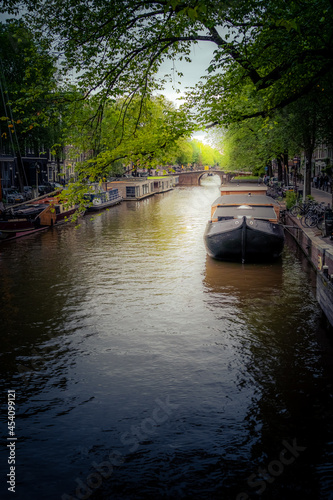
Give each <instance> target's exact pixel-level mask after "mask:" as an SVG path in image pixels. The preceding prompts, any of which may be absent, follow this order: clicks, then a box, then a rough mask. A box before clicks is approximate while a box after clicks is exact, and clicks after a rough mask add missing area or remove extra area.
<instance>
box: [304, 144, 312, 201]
mask: <svg viewBox="0 0 333 500" xmlns="http://www.w3.org/2000/svg"><path fill="white" fill-rule="evenodd" d="M311 163H312V151H306V152H305V174H304V177H305V193H304V194H305V196H310V195H311Z"/></svg>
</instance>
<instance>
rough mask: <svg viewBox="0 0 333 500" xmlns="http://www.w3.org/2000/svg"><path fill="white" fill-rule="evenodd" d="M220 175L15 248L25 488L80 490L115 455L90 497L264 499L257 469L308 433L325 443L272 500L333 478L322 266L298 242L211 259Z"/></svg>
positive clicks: (8, 277) (9, 325)
mask: <svg viewBox="0 0 333 500" xmlns="http://www.w3.org/2000/svg"><path fill="white" fill-rule="evenodd" d="M203 184H204V185H203V186H201V187H195V188H179V189H177V190H174V191H172V192H170V193H166V194H165V195H162V196H158V197H154V198H149V199H147V200H145V201H144V202H141V203H136V202H134V203H123V204H122V205H119V206H117V207H114V208H113V209H112V210H110V211H104V212H101V214H99V215H97V216H94V217H90V216H88V217H84V218H83V219H82V220H81V225H80V227H79V228H78V229H75V228H73V227H71V226H67V227H62V228H54V230H51V231H49V232H47V233H44V234H42V235H38V237H33V238H26V239H23V240H21V241H17V242H16V243H17V244H15V245H12V246H9V245H7V246H5V247H1V248H0V272H1V281H0V293H1V297H2V301H0V318H1V322H2V323H1V324H2V327H3V331H4V332H5V333H4V335H3V336H2V349H1V351H2V352H1V364H0V376H1V383H2V386H3V387H5V388H10V389H12V388H15V389H16V391H17V395H18V400H19V411H18V415H17V422H18V428H19V429H20V454H19V466H20V482H21V483H20V484H21V485H22V488H23V489H22V490H21V491H23V496H22V498H24V500H30V499H31V500H32V499H33V500H39V499H41V500H44V498H48V499H49V500H53V499H54V500H56V499H59V498H61V497H62V495H65V494H67V495H69V496H70V495H71V496H72V497H73V498H74V497H77V495H76V492H75V490H76V488H77V487H78V486H77V482H76V479H78V478H79V479H80V480H82V481H85V480H86V478H87V477H89V475H90V474H92V473H93V472H94V471H95V472H96V469H95V468H94V466H93V465H92V464H93V463H97V464H99V463H101V462H103V461H105V460H109V459H108V457H109V454H110V451H112V450H115V451H117V452H118V453H121V455H122V457H123V459H124V460H123V462H122V464H121V465H119V466H115V470H114V473H112V475H111V477H109V478H106V479H105V480H103V481H102V484H101V485H100V486H99V487H98V488H96V491H94V492H92V494H91V496H90V498H99V499H109V498H111V497H112V498H117V499H123V500H128V499H132V498H135V499H139V498H140V499H141V498H142V499H144V500H146V499H147V498H170V499H171V498H172V499H173V498H175V499H177V498H191V499H192V498H198V499H199V498H200V499H201V498H210V499H214V498H227V499H228V498H232V499H234V498H236V496H237V495H238V493H240V492H242V491H246V492H247V493H249V494H250V495H252V496H253V494H254V491H255V488H251V487H250V486H249V485H248V484H247V478H248V477H249V476H250V475H251V474H252V473H256V471H257V467H258V466H259V465H260V464H261V465H263V466H265V465H268V464H269V463H270V461H271V460H273V459H274V457H276V455H278V454H279V453H280V452H281V450H282V449H283V446H282V442H283V440H289V441H288V442H291V443H292V442H293V439H297V442H298V444H299V445H302V446H306V447H307V451H306V452H305V453H304V454H302V455H301V454H300V457H299V460H297V462H296V461H295V464H293V465H292V466H290V468H289V469H288V468H287V467H286V470H285V471H284V473H283V475H281V477H278V478H277V479H276V480H274V482H273V483H272V484H269V483H268V485H267V498H288V495H289V497H291V496H292V492H295V491H300V492H301V494H302V496H303V498H319V491H321V492H323V495H324V493H325V494H326V492H327V491H328V489H329V485H330V482H329V480H328V479H327V477H328V473H329V471H330V467H329V463H330V462H329V456H330V453H331V449H330V444H329V443H330V442H331V441H332V436H333V432H332V428H331V416H332V413H333V411H332V408H331V400H332V398H331V390H332V379H333V377H332V373H331V366H332V355H331V352H330V351H329V349H328V348H327V346H326V347H325V348H324V346H323V344H320V343H319V342H318V339H317V337H316V333H317V332H318V326H317V323H318V317H319V308H318V306H317V304H316V302H315V300H314V298H313V295H312V284H311V280H310V279H309V278H310V276H311V275H310V274H307V272H305V271H304V269H303V268H302V266H301V264H300V261H299V260H298V259H297V258H296V257H294V256H293V253H292V252H289V251H288V249H287V248H286V249H285V252H284V255H283V258H282V259H281V261H279V262H275V263H274V264H265V265H252V264H249V265H248V264H246V265H244V266H242V265H240V264H237V263H223V262H219V261H214V260H212V259H210V258H209V257H207V256H206V251H205V247H204V241H203V233H204V228H205V225H206V221H207V219H208V218H209V214H210V205H211V203H212V201H213V200H214V199H215V198H216V197H217V196H218V193H219V189H218V186H217V184H214V183H212V184H210V183H208V181H207V183H206V184H205V183H203ZM309 272H310V271H309ZM323 352H325V360H326V362H325V364H323V363H322V360H323ZM22 367H23V368H22ZM25 368H26V369H27V371H25ZM5 396H6V393H5V391H4V392H2V394H1V402H2V403H3V404H5ZM158 401H159V402H160V403H158ZM161 402H162V403H163V404H164V405H166V407H167V408H169V409H170V412H169V413H166V415H167V418H165V419H164V418H162V417H163V415H164V416H165V413H161V411H160V412H158V413H157V412H156V405H157V404H161ZM168 404H170V406H168ZM154 418H155V420H154ZM156 418H157V420H159V421H158V422H157V424H156ZM162 420H163V421H162ZM154 422H155V424H154ZM312 435H314V437H313V438H312V437H311V436H312ZM1 460H2V457H1ZM1 463H6V457H4V461H2V462H1ZM304 471H305V475H306V478H308V479H304ZM268 486H269V487H268ZM1 493H2V491H1ZM5 493H6V492H5ZM82 495H84V494H83V492H81V496H82ZM293 495H294V493H293ZM254 497H256V495H254ZM5 498H6V497H5ZM18 498H20V497H18ZM20 500H21V498H20Z"/></svg>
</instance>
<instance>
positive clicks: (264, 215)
mask: <svg viewBox="0 0 333 500" xmlns="http://www.w3.org/2000/svg"><path fill="white" fill-rule="evenodd" d="M244 216H245V217H251V218H254V219H266V220H276V218H277V215H276V213H275V210H274V207H273V206H271V205H244V204H242V205H239V206H236V205H229V206H228V205H223V206H217V207H216V210H215V212H213V214H212V219H215V220H216V219H217V220H221V219H224V218H234V219H238V218H243V217H244Z"/></svg>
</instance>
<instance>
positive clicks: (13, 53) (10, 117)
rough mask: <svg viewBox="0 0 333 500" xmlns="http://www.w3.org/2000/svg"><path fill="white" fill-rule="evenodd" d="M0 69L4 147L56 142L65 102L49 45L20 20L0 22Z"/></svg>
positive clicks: (17, 148) (0, 125)
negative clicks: (34, 34) (36, 36)
mask: <svg viewBox="0 0 333 500" xmlns="http://www.w3.org/2000/svg"><path fill="white" fill-rule="evenodd" d="M0 68H1V72H0V87H1V100H0V136H1V145H2V147H3V148H4V149H5V150H6V151H13V149H14V150H15V151H16V152H18V151H21V152H22V151H23V150H24V149H25V148H26V147H28V146H29V147H30V148H31V149H33V150H37V149H38V148H39V149H40V148H41V146H42V145H43V146H44V147H48V146H50V145H51V144H53V143H56V142H57V141H58V140H59V135H60V127H59V116H60V113H61V112H63V111H64V105H63V93H60V92H59V82H58V81H57V75H56V67H55V60H54V58H52V57H51V56H50V55H49V51H48V44H47V43H46V42H45V41H44V40H43V39H39V40H38V41H37V40H36V39H34V36H33V34H32V32H31V31H29V30H28V29H27V27H26V26H25V24H24V23H23V22H22V21H21V20H11V21H7V23H5V24H1V23H0Z"/></svg>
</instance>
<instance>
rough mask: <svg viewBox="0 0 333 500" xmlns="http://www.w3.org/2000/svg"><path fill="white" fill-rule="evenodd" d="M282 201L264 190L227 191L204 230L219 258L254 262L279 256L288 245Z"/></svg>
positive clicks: (212, 252)
mask: <svg viewBox="0 0 333 500" xmlns="http://www.w3.org/2000/svg"><path fill="white" fill-rule="evenodd" d="M279 216H280V205H279V203H278V202H276V201H275V200H274V199H273V198H271V197H269V196H263V195H262V194H254V195H252V193H248V194H246V195H245V194H227V195H223V196H220V197H219V198H217V200H215V202H214V203H213V204H212V208H211V220H210V221H209V222H208V224H207V226H206V230H205V234H204V240H205V245H206V249H207V253H208V254H209V255H210V256H211V257H214V258H216V259H220V260H233V261H240V262H243V263H244V262H249V261H251V262H254V261H263V260H270V259H276V258H278V257H279V256H280V255H281V253H282V250H283V247H284V229H283V226H282V225H281V224H280V222H279Z"/></svg>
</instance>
